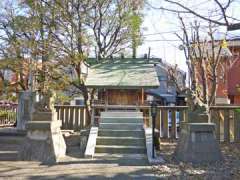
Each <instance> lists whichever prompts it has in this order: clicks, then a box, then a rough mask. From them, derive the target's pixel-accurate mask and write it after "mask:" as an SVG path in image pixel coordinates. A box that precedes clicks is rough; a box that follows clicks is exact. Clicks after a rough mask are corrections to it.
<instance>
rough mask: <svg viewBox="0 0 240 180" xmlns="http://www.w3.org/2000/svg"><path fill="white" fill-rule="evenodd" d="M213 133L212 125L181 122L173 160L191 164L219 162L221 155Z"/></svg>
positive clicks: (213, 125)
mask: <svg viewBox="0 0 240 180" xmlns="http://www.w3.org/2000/svg"><path fill="white" fill-rule="evenodd" d="M214 131H215V124H213V123H186V122H183V123H182V124H181V133H180V138H179V142H178V145H177V148H176V150H175V158H176V159H177V160H179V161H184V162H191V163H211V162H216V161H221V160H222V154H221V151H220V148H219V144H218V142H217V141H216V138H215V135H214Z"/></svg>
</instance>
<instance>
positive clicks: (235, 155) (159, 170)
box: [153, 142, 240, 180]
mask: <svg viewBox="0 0 240 180" xmlns="http://www.w3.org/2000/svg"><path fill="white" fill-rule="evenodd" d="M175 147H176V142H161V151H160V152H159V155H161V156H162V157H163V158H164V160H165V161H166V163H164V164H161V165H158V166H153V170H154V172H155V173H156V174H157V175H158V176H159V177H160V178H166V179H194V180H196V179H199V180H202V179H204V180H205V179H211V180H212V179H213V180H221V179H224V180H225V179H229V180H230V179H231V180H239V179H240V143H222V144H221V150H222V154H223V157H224V161H222V162H217V163H214V164H213V163H212V164H201V165H194V164H192V163H184V162H176V161H175V160H174V158H173V152H174V149H175Z"/></svg>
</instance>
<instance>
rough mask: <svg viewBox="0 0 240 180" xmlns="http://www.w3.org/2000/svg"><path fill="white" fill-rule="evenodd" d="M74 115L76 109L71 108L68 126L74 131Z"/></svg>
mask: <svg viewBox="0 0 240 180" xmlns="http://www.w3.org/2000/svg"><path fill="white" fill-rule="evenodd" d="M73 114H74V107H70V108H69V121H68V122H69V124H68V128H69V129H73Z"/></svg>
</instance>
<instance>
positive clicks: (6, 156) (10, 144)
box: [0, 129, 26, 161]
mask: <svg viewBox="0 0 240 180" xmlns="http://www.w3.org/2000/svg"><path fill="white" fill-rule="evenodd" d="M6 130H7V129H6ZM6 130H5V129H1V130H0V161H16V160H17V159H18V152H19V148H20V146H21V144H22V143H23V141H24V137H25V135H26V133H25V132H17V131H6Z"/></svg>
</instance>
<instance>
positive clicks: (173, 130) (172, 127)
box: [171, 109, 176, 139]
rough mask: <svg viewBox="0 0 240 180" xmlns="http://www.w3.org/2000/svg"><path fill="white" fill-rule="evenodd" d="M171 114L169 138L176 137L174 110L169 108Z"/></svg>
mask: <svg viewBox="0 0 240 180" xmlns="http://www.w3.org/2000/svg"><path fill="white" fill-rule="evenodd" d="M171 113H172V116H171V138H173V139H175V138H176V110H175V109H172V110H171Z"/></svg>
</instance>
